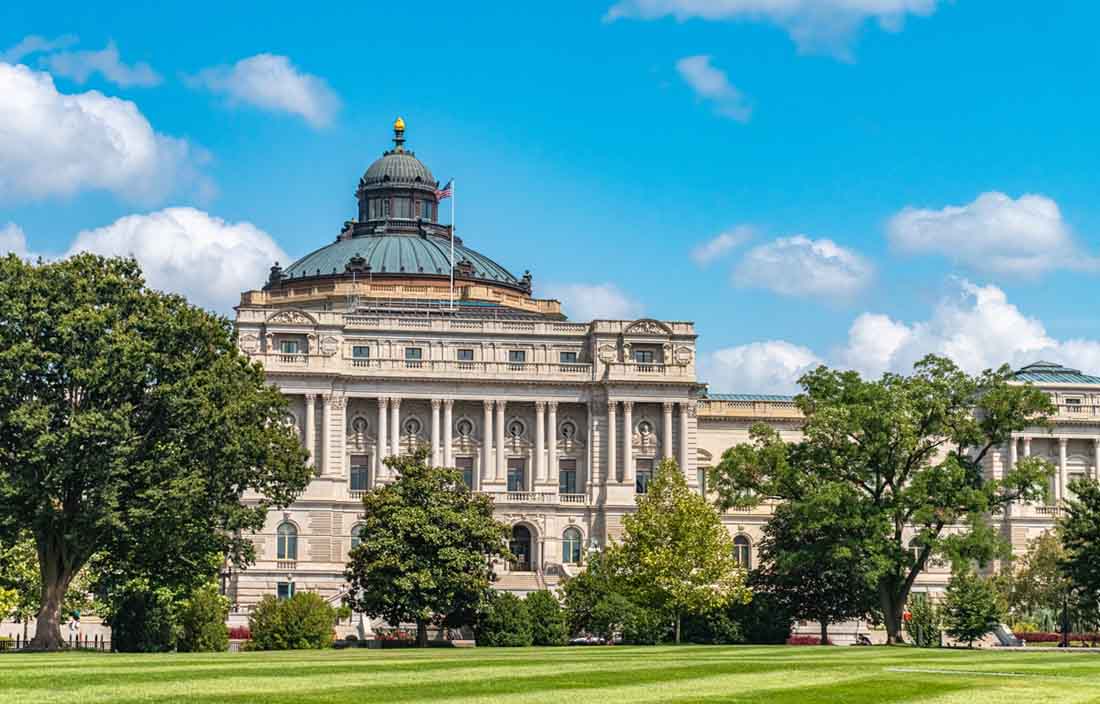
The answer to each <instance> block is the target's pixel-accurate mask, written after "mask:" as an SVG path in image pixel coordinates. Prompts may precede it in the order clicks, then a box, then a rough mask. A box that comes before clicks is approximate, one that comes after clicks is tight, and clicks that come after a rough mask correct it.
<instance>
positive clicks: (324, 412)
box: [314, 394, 332, 476]
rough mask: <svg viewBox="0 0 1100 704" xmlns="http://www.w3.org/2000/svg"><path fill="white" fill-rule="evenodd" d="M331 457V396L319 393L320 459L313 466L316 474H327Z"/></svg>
mask: <svg viewBox="0 0 1100 704" xmlns="http://www.w3.org/2000/svg"><path fill="white" fill-rule="evenodd" d="M331 457H332V396H330V395H328V394H321V461H320V462H319V463H317V464H315V465H314V466H315V467H316V473H317V475H318V476H320V475H322V474H328V471H329V470H328V465H329V462H331V459H330V458H331Z"/></svg>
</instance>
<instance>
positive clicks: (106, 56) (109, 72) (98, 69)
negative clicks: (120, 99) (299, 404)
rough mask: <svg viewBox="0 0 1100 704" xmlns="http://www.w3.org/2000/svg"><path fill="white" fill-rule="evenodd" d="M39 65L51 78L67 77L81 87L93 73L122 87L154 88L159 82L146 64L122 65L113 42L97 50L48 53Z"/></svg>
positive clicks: (158, 76) (158, 77) (156, 75)
mask: <svg viewBox="0 0 1100 704" xmlns="http://www.w3.org/2000/svg"><path fill="white" fill-rule="evenodd" d="M42 64H43V65H44V66H45V67H46V68H48V69H49V70H50V71H51V72H52V73H53V74H54V75H57V76H64V77H66V78H70V79H72V80H74V81H76V82H77V83H80V84H83V83H86V82H87V81H88V78H89V77H91V76H92V74H95V73H98V74H101V75H102V76H103V77H104V78H105V79H107V80H108V81H110V82H111V83H114V84H116V85H119V86H122V87H123V88H128V87H130V86H146V87H147V86H155V85H158V84H159V83H160V82H161V80H162V79H161V77H160V75H159V74H158V73H157V72H156V71H154V70H153V68H152V67H151V66H150V65H149V64H147V63H145V62H142V61H139V62H138V63H136V64H129V65H127V64H126V63H124V62H123V61H122V59H121V58H120V57H119V54H118V47H117V46H115V43H114V42H113V41H112V42H108V43H107V46H106V47H104V48H103V49H100V50H99V51H62V52H58V53H55V54H50V55H49V56H46V57H44V58H43V60H42Z"/></svg>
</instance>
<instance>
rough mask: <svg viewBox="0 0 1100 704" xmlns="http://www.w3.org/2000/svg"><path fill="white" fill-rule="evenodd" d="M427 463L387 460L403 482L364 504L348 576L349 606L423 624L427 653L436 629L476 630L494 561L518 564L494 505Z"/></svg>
mask: <svg viewBox="0 0 1100 704" xmlns="http://www.w3.org/2000/svg"><path fill="white" fill-rule="evenodd" d="M426 459H427V453H426V452H423V451H420V452H417V453H416V454H414V455H403V456H401V457H391V458H389V459H387V460H386V463H387V465H388V466H389V467H390V468H391V469H393V470H394V471H395V472H396V473H397V475H398V477H397V480H396V481H395V482H393V483H392V484H386V485H383V486H379V487H376V488H375V489H373V490H371V491H368V492H367V493H366V494H365V495H364V496H363V521H362V522H363V528H362V530H361V532H360V534H359V535H360V543H359V545H358V547H356V548H355V549H354V550H352V552H351V555H350V560H349V562H348V565H347V570H346V573H345V574H346V577H347V580H348V584H349V585H350V590H349V596H348V605H349V606H351V607H352V608H353V609H355V610H356V611H359V612H362V613H366V614H367V615H369V616H371V617H374V618H383V619H385V620H386V622H387V623H389V624H390V625H392V626H398V625H400V624H402V623H409V622H415V623H416V627H417V628H416V638H417V643H418V644H419V645H420V646H426V645H427V639H428V631H427V626H428V624H429V623H440V622H446V623H447V624H448V625H452V626H458V625H463V624H467V623H472V622H473V619H474V617H475V615H476V613H477V611H478V609H479V607H481V606H482V605H483V603H484V602H485V600H486V598H487V597H488V595H489V591H490V589H491V584H492V582H493V581H494V580H495V579H496V575H495V574H494V572H493V567H492V561H493V560H494V559H507V558H508V557H510V556H511V555H510V554H509V552H508V548H507V546H506V542H505V541H506V540H507V538H508V526H506V525H504V524H503V523H500V522H499V521H497V520H495V519H494V518H493V502H492V499H490V498H489V497H487V496H484V495H481V494H474V493H472V492H470V490H469V489H468V488H467V487H466V485H465V483H463V481H462V475H461V474H460V473H459V472H458V471H456V470H453V469H444V468H441V467H431V466H429V465H428V464H427V461H426Z"/></svg>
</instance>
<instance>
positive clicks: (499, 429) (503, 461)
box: [493, 401, 508, 482]
mask: <svg viewBox="0 0 1100 704" xmlns="http://www.w3.org/2000/svg"><path fill="white" fill-rule="evenodd" d="M505 405H506V404H505V402H504V401H497V402H496V408H497V418H496V428H494V430H496V436H497V437H496V442H495V443H493V444H494V445H496V450H497V481H498V482H506V481H508V454H507V452H506V451H505V449H504V408H505Z"/></svg>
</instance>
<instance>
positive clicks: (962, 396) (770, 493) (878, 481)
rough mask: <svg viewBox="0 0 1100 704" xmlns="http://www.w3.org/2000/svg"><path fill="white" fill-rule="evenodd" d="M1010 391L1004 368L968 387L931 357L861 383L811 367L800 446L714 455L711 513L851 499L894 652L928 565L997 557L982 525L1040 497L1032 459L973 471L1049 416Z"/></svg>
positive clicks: (760, 435)
mask: <svg viewBox="0 0 1100 704" xmlns="http://www.w3.org/2000/svg"><path fill="white" fill-rule="evenodd" d="M1010 380H1011V370H1010V369H1009V368H1008V367H1002V368H1000V369H998V370H996V371H985V372H983V373H981V374H978V375H976V376H974V375H969V374H966V373H965V372H963V371H962V370H960V369H959V368H958V367H957V366H956V365H955V364H954V363H953V362H951V361H950V360H948V359H945V358H943V357H937V356H928V357H925V358H924V359H922V360H921V361H919V362H917V364H916V365H915V366H914V370H913V373H912V374H911V375H908V376H904V375H900V374H892V373H888V374H884V375H883V376H882V378H880V379H878V380H871V381H869V380H865V379H863V378H861V377H860V375H859V374H858V373H856V372H852V371H837V370H833V369H829V368H826V367H819V368H817V369H815V370H813V371H811V372H809V373H807V374H806V375H804V376H803V377H802V378H801V380H800V384H801V386H802V393H801V394H799V395H798V397H797V398H796V403H797V405H798V407H799V409H800V410H801V411H802V413H803V414H804V416H805V423H804V426H803V439H802V440H801V441H799V442H795V443H786V442H783V441H782V440H781V439H780V437H779V435H778V434H777V433H776V432H775V431H774V430H772V429H770V428H768V427H766V426H763V425H758V426H754V428H753V430H752V442H751V443H746V444H742V445H738V446H736V447H733V448H730V449H729V450H727V451H726V452H725V453H723V456H722V460H721V462H720V463H719V465H718V466H717V467H716V468H715V470H714V471H713V473H712V477H711V479H712V482H711V483H712V485H713V486H714V487H715V490H716V491H717V493H718V495H719V505H720V507H722V508H732V507H748V506H753V505H757V504H759V503H760V502H762V501H765V500H767V501H773V502H780V503H782V502H788V501H790V502H797V501H800V500H802V499H803V498H804V497H805V495H806V491H807V482H810V483H811V484H812V485H813V486H820V485H823V484H836V485H839V486H841V487H844V488H845V489H846V490H848V491H850V492H851V496H852V498H853V500H854V501H857V502H858V504H859V507H860V512H859V513H860V515H862V516H864V517H865V518H866V520H867V521H868V522H869V525H868V529H869V532H868V536H869V537H868V541H869V542H868V545H867V546H866V547H867V551H866V552H867V554H868V555H874V556H875V560H874V577H875V583H876V590H877V592H878V598H879V606H880V608H881V610H882V615H883V619H884V621H885V625H886V629H887V635H888V639H889V642H897V641H898V640H899V638H900V631H901V618H902V614H903V612H904V608H905V602H906V599H907V598H908V596H909V592H910V591H911V589H912V586H913V583H914V581H915V580H916V578H917V576H918V575H919V574H920V573H921V572H922V571H923V570H924V569H925V566H926V565H927V564H928V561H929V559H930V558H931V557H932V556H933V555H942V556H944V557H946V558H948V559H951V560H956V559H958V560H969V559H975V560H978V561H979V562H981V561H985V560H989V559H991V558H993V557H994V556H996V555H999V554H1000V549H1001V548H1002V546H1003V544H1004V543H1003V540H1001V539H1000V538H999V536H997V535H996V533H995V532H994V531H993V530H992V528H991V527H990V525H989V522H988V516H989V515H991V514H997V513H1000V512H1001V511H1003V509H1004V507H1005V506H1006V505H1008V504H1009V503H1011V502H1014V501H1033V500H1038V499H1041V498H1043V497H1044V496H1045V493H1046V486H1047V479H1048V478H1049V476H1050V474H1051V472H1052V471H1053V468H1052V466H1051V465H1050V463H1049V462H1046V461H1045V460H1042V459H1041V458H1038V457H1029V458H1021V459H1019V460H1018V461H1017V462H1016V464H1015V466H1014V467H1012V468H1006V469H1005V471H1004V472H1003V476H1000V477H998V478H995V479H994V478H991V477H989V476H987V475H986V472H985V470H984V467H983V465H984V463H985V460H986V458H987V457H988V456H989V453H990V452H991V451H992V450H994V449H995V448H998V447H1003V446H1004V444H1005V443H1006V442H1007V441H1008V440H1009V439H1010V438H1011V437H1012V433H1013V432H1014V431H1019V430H1023V429H1024V428H1027V427H1029V426H1034V425H1036V424H1042V423H1044V422H1045V420H1046V417H1047V415H1049V414H1050V413H1051V412H1052V410H1053V407H1052V405H1051V401H1050V398H1049V397H1048V396H1047V394H1045V393H1044V392H1043V391H1041V390H1039V389H1037V388H1035V387H1032V386H1030V385H1023V384H1015V383H1010ZM911 542H912V547H911V545H910V543H911Z"/></svg>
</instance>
